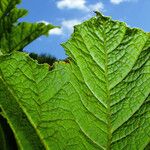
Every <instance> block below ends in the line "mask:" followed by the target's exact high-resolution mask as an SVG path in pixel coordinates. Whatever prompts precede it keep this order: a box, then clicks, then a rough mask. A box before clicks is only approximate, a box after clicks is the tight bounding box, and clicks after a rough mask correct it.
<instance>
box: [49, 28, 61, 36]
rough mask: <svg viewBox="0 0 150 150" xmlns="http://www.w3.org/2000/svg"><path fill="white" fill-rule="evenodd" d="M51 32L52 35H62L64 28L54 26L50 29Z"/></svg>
mask: <svg viewBox="0 0 150 150" xmlns="http://www.w3.org/2000/svg"><path fill="white" fill-rule="evenodd" d="M49 34H50V35H62V34H63V30H62V28H54V29H51V30H50V31H49Z"/></svg>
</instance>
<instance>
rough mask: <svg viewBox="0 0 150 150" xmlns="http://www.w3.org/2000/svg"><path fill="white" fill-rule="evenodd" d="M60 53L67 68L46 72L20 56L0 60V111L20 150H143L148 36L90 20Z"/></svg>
mask: <svg viewBox="0 0 150 150" xmlns="http://www.w3.org/2000/svg"><path fill="white" fill-rule="evenodd" d="M62 45H63V47H64V48H65V49H66V53H67V54H68V56H69V58H70V59H69V63H66V62H57V63H55V65H54V69H53V70H51V71H49V65H48V64H44V65H39V64H37V62H36V61H33V60H32V59H31V58H30V57H29V56H28V55H27V54H24V53H21V52H13V53H11V54H7V55H2V56H0V70H1V71H0V106H1V108H2V112H3V113H4V114H5V117H6V118H7V119H8V120H9V124H10V125H11V127H12V129H13V132H14V134H15V137H16V139H17V141H18V145H19V147H20V149H27V146H28V149H40V148H39V146H43V148H44V149H51V150H60V149H65V150H84V149H85V150H86V149H88V150H100V149H107V150H110V149H112V150H123V149H126V150H129V149H132V150H137V149H138V150H143V149H144V148H147V146H148V144H149V141H150V96H149V95H150V53H149V51H150V34H149V33H145V32H143V31H142V30H140V29H130V28H129V27H127V26H126V25H125V24H124V23H122V22H118V21H112V20H111V19H110V18H108V17H104V16H102V15H101V14H99V13H97V16H96V17H93V18H91V19H90V20H88V21H85V22H83V23H82V24H80V25H77V26H75V31H74V33H73V35H72V37H71V38H70V39H69V40H68V41H67V42H66V43H64V44H62ZM32 136H33V137H32ZM33 141H34V143H32V142H33ZM35 143H36V145H35ZM37 145H38V147H35V146H37Z"/></svg>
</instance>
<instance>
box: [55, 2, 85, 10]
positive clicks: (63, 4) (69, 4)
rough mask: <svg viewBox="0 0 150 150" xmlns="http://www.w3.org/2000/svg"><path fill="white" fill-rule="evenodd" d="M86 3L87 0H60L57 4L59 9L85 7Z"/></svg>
mask: <svg viewBox="0 0 150 150" xmlns="http://www.w3.org/2000/svg"><path fill="white" fill-rule="evenodd" d="M85 3H86V1H85V0H60V1H58V2H57V3H56V4H57V7H58V8H59V9H64V8H68V9H85Z"/></svg>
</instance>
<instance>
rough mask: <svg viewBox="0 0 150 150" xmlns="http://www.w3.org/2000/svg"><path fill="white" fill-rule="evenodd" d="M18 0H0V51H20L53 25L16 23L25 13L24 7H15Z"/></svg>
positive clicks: (3, 52) (45, 33)
mask: <svg viewBox="0 0 150 150" xmlns="http://www.w3.org/2000/svg"><path fill="white" fill-rule="evenodd" d="M19 3H20V0H13V1H12V0H1V1H0V52H1V53H2V54H6V53H10V52H12V51H22V50H23V48H24V47H25V46H26V45H28V44H29V43H31V42H32V41H33V40H35V39H37V38H38V37H39V36H41V35H47V34H48V32H49V30H51V29H53V28H55V27H54V26H53V25H51V24H49V25H45V24H43V23H26V22H23V23H18V22H17V20H18V19H19V18H21V17H23V16H25V15H26V14H27V11H26V10H24V9H18V8H16V5H17V4H19Z"/></svg>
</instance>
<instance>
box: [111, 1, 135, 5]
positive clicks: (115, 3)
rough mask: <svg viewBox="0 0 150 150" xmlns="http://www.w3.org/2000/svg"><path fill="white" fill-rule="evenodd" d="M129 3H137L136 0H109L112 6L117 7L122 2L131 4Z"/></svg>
mask: <svg viewBox="0 0 150 150" xmlns="http://www.w3.org/2000/svg"><path fill="white" fill-rule="evenodd" d="M131 1H132V2H133V1H137V0H110V2H111V3H112V4H114V5H118V4H120V3H122V2H131Z"/></svg>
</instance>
